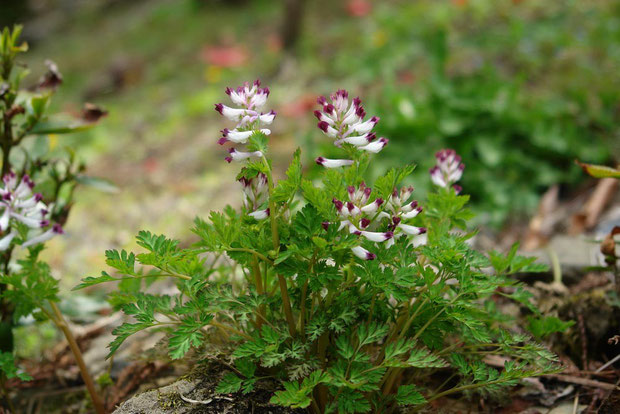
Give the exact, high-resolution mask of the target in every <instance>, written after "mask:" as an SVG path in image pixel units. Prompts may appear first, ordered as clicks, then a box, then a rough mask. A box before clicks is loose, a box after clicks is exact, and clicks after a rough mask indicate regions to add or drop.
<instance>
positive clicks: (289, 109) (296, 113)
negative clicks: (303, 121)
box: [278, 94, 316, 118]
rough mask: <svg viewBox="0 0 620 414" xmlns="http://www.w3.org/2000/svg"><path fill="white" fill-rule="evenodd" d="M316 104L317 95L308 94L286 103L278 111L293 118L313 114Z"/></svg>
mask: <svg viewBox="0 0 620 414" xmlns="http://www.w3.org/2000/svg"><path fill="white" fill-rule="evenodd" d="M315 106H316V95H314V94H306V95H303V96H301V97H299V98H297V99H295V100H294V101H290V102H287V103H285V104H284V105H283V106H282V107H281V108H280V110H279V111H278V114H282V115H284V116H287V117H291V118H298V117H302V116H306V115H308V114H311V112H312V109H315Z"/></svg>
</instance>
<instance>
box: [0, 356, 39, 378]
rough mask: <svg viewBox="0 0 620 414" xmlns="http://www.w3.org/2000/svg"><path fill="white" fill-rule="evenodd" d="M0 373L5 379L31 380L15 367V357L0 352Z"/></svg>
mask: <svg viewBox="0 0 620 414" xmlns="http://www.w3.org/2000/svg"><path fill="white" fill-rule="evenodd" d="M0 372H2V374H4V376H5V377H6V378H7V379H11V378H19V379H20V380H22V381H30V380H31V379H32V377H31V376H30V375H28V374H27V373H25V372H22V371H21V370H20V369H19V368H18V367H17V366H16V365H15V357H14V356H13V354H12V353H11V352H0Z"/></svg>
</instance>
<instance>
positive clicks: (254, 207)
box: [239, 173, 269, 220]
mask: <svg viewBox="0 0 620 414" xmlns="http://www.w3.org/2000/svg"><path fill="white" fill-rule="evenodd" d="M239 182H240V183H241V187H242V190H243V205H244V207H245V209H246V211H248V212H249V213H248V215H250V216H252V217H254V218H255V219H256V220H264V219H266V218H267V217H269V209H268V208H266V209H261V207H262V206H263V205H264V204H265V203H266V202H267V201H268V199H269V188H268V185H267V176H266V175H265V174H263V173H259V174H258V175H257V176H256V177H252V178H245V177H241V178H240V179H239Z"/></svg>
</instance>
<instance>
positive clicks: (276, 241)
mask: <svg viewBox="0 0 620 414" xmlns="http://www.w3.org/2000/svg"><path fill="white" fill-rule="evenodd" d="M263 162H264V164H265V167H266V171H267V182H268V188H269V219H270V222H271V238H272V240H273V250H275V252H276V254H277V253H278V251H279V250H280V235H279V234H278V222H277V219H276V215H277V211H276V208H275V203H274V202H273V188H274V186H273V177H272V175H271V166H270V165H269V162H268V161H267V158H265V157H263ZM277 277H278V285H279V286H280V294H281V295H282V308H283V310H284V315H285V316H286V322H287V323H288V330H289V333H290V334H291V336H293V337H294V336H295V335H296V329H295V318H294V317H293V310H292V309H291V300H290V298H289V295H288V286H287V285H286V279H284V276H282V275H280V274H278V275H277Z"/></svg>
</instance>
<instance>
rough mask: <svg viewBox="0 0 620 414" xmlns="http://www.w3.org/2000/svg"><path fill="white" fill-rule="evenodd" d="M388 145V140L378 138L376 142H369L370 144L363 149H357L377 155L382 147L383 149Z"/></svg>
mask: <svg viewBox="0 0 620 414" xmlns="http://www.w3.org/2000/svg"><path fill="white" fill-rule="evenodd" d="M387 143H388V140H387V139H386V138H380V139H378V140H376V141H373V142H371V143H370V144H368V145H366V146H363V147H359V149H361V150H362V151H368V152H372V153H375V154H376V153H378V152H379V151H381V150H382V149H383V147H385V146H386V145H387Z"/></svg>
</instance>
